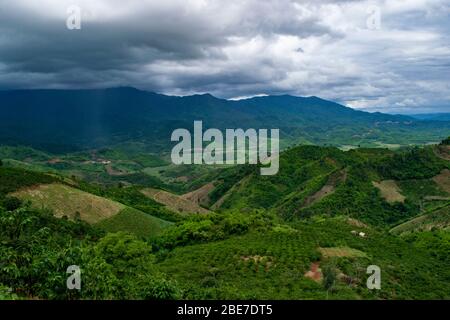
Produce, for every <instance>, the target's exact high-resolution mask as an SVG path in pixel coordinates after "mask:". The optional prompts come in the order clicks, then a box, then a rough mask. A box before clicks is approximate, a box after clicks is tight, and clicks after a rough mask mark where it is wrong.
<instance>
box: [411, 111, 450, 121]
mask: <svg viewBox="0 0 450 320" xmlns="http://www.w3.org/2000/svg"><path fill="white" fill-rule="evenodd" d="M410 116H411V117H413V118H416V119H419V120H435V121H450V113H420V114H412V115H410Z"/></svg>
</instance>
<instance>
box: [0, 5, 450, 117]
mask: <svg viewBox="0 0 450 320" xmlns="http://www.w3.org/2000/svg"><path fill="white" fill-rule="evenodd" d="M5 2H6V1H3V2H2V3H0V89H13V88H14V89H16V88H98V87H112V86H135V87H137V88H141V89H145V90H152V91H157V92H163V93H168V94H178V95H185V94H192V93H204V92H209V93H212V94H214V95H216V96H218V97H223V98H239V97H248V96H253V95H261V94H293V95H316V96H320V97H323V98H327V99H331V100H335V101H338V102H341V103H344V104H346V105H349V106H352V107H354V108H362V109H366V110H371V111H375V110H376V111H385V112H425V111H427V112H432V111H436V112H438V111H440V112H442V111H447V112H450V35H449V32H448V31H449V30H450V20H449V15H450V1H448V0H380V1H358V0H353V1H351V0H340V1H331V0H315V1H314V0H311V1H294V0H292V1H291V0H266V1H260V0H240V1H238V0H227V1H222V0H187V1H186V0H172V1H167V0H165V1H156V0H153V1H150V0H129V1H122V0H97V1H89V0H67V1H66V0H42V1H28V0H15V1H9V2H7V3H5ZM72 5H76V6H78V7H79V8H81V29H80V30H69V29H67V27H66V20H67V19H68V17H69V14H68V12H67V9H68V8H69V7H70V6H72ZM378 12H379V17H380V20H379V22H380V24H378V19H377V17H378V16H377V14H378Z"/></svg>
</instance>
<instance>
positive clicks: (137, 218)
mask: <svg viewBox="0 0 450 320" xmlns="http://www.w3.org/2000/svg"><path fill="white" fill-rule="evenodd" d="M170 225H172V223H170V222H168V221H165V220H162V219H159V218H156V217H153V216H151V215H148V214H146V213H143V212H142V211H139V210H136V209H133V208H129V207H128V208H125V209H123V210H121V211H120V212H119V213H118V214H116V215H114V216H112V217H110V218H107V219H104V220H102V221H100V222H99V223H97V224H96V226H97V227H99V228H101V229H103V230H105V231H108V232H118V231H126V232H129V233H133V234H135V235H137V236H140V237H142V238H150V237H155V236H158V235H160V234H161V233H162V231H163V229H164V228H167V227H169V226H170Z"/></svg>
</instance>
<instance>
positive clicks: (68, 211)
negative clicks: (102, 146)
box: [12, 183, 125, 224]
mask: <svg viewBox="0 0 450 320" xmlns="http://www.w3.org/2000/svg"><path fill="white" fill-rule="evenodd" d="M12 195H13V196H15V197H18V198H20V199H22V200H29V201H31V204H32V206H33V207H35V208H48V209H51V210H53V212H54V214H55V216H57V217H63V216H66V217H68V218H69V219H76V218H79V219H81V220H84V221H86V222H88V223H91V224H94V223H97V222H100V221H101V220H104V219H107V218H110V217H112V216H114V215H116V214H118V213H119V212H120V211H121V210H122V209H124V208H125V206H124V205H123V204H121V203H118V202H115V201H112V200H109V199H105V198H102V197H98V196H95V195H93V194H90V193H87V192H84V191H81V190H78V189H75V188H72V187H69V186H66V185H63V184H58V183H55V184H45V185H38V186H34V187H31V188H25V189H22V190H20V191H17V192H14V193H13V194H12Z"/></svg>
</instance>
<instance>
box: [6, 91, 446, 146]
mask: <svg viewBox="0 0 450 320" xmlns="http://www.w3.org/2000/svg"><path fill="white" fill-rule="evenodd" d="M194 120H203V122H204V126H205V127H215V128H222V129H223V128H244V129H245V128H279V129H280V135H281V139H282V140H283V142H284V143H285V145H287V144H291V143H313V144H333V145H342V144H350V145H358V144H362V145H373V144H374V143H378V142H381V143H398V144H409V143H426V142H429V141H438V140H440V139H442V138H444V137H446V136H448V135H449V132H450V122H435V121H421V120H416V119H414V118H412V117H408V116H401V115H389V114H382V113H368V112H363V111H357V110H354V109H351V108H348V107H345V106H343V105H340V104H337V103H334V102H331V101H327V100H323V99H320V98H317V97H306V98H305V97H294V96H289V95H280V96H264V97H255V98H249V99H245V100H238V101H231V100H224V99H219V98H216V97H214V96H212V95H210V94H202V95H192V96H184V97H178V96H167V95H163V94H157V93H153V92H147V91H142V90H138V89H135V88H130V87H122V88H111V89H92V90H52V89H45V90H12V91H0V144H24V145H29V146H32V147H35V148H39V149H43V150H47V151H53V152H64V151H68V150H77V149H87V148H98V147H102V146H108V145H113V144H117V143H123V142H130V141H134V142H136V141H139V142H143V143H145V144H146V145H147V146H148V147H149V149H151V150H152V151H155V152H158V151H160V150H167V149H168V147H169V145H170V134H171V132H172V131H173V130H174V129H176V128H188V129H189V128H191V127H192V125H193V121H194Z"/></svg>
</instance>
